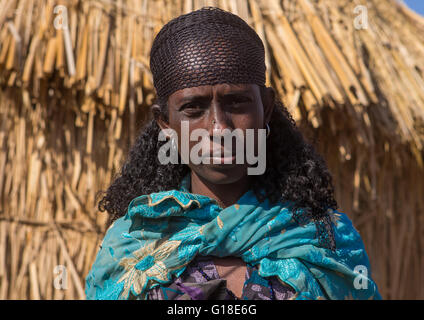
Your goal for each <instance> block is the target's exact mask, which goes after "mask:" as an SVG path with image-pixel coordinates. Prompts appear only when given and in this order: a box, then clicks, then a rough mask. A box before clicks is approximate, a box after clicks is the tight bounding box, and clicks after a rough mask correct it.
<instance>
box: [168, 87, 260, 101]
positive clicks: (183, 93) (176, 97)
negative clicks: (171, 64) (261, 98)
mask: <svg viewBox="0 0 424 320" xmlns="http://www.w3.org/2000/svg"><path fill="white" fill-rule="evenodd" d="M257 93H259V86H258V85H256V84H233V83H220V84H216V85H205V86H198V87H190V88H184V89H180V90H177V91H175V92H174V93H172V94H171V95H170V96H169V98H168V101H169V102H178V101H180V100H182V99H184V98H188V97H194V96H204V97H207V96H212V95H214V94H217V95H218V96H223V95H228V94H247V95H252V97H253V95H255V94H257Z"/></svg>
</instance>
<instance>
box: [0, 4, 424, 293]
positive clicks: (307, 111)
mask: <svg viewBox="0 0 424 320" xmlns="http://www.w3.org/2000/svg"><path fill="white" fill-rule="evenodd" d="M60 4H63V5H65V6H66V8H67V17H68V26H69V28H63V27H61V26H63V25H64V24H63V23H64V22H66V21H64V20H61V19H60V17H61V11H60V9H59V10H58V8H60V7H57V5H60ZM204 5H217V6H219V7H221V8H224V9H226V10H230V11H232V12H234V13H237V14H239V15H240V16H241V17H242V18H244V19H245V20H246V21H247V22H248V23H249V24H250V25H252V26H253V27H254V28H255V29H256V31H257V32H258V34H259V35H260V36H261V37H262V39H263V40H264V43H265V44H266V50H267V65H268V71H269V73H268V84H269V85H272V86H274V88H276V90H277V91H278V93H279V95H280V97H281V98H282V99H283V101H284V102H285V103H286V105H287V106H288V107H289V109H290V111H291V112H292V114H293V115H294V118H295V119H296V121H298V123H299V126H300V127H301V128H302V130H303V132H304V133H305V135H306V136H307V137H308V138H309V139H310V140H311V141H315V143H316V145H317V148H318V149H319V150H320V151H321V152H322V154H323V155H324V157H325V158H326V160H327V161H328V165H329V167H330V170H331V172H332V173H333V177H334V183H335V186H336V196H337V200H338V202H339V205H340V208H341V209H340V210H341V211H343V212H346V213H347V214H348V215H349V216H350V217H351V219H352V220H353V221H354V224H355V226H356V227H357V229H358V230H359V231H360V233H361V235H362V237H363V239H364V242H365V245H366V248H367V251H368V254H369V256H370V260H371V264H372V267H373V276H374V278H375V280H376V282H377V284H378V285H379V288H380V291H381V293H382V295H383V297H384V298H401V299H402V298H412V299H416V298H421V299H423V298H424V276H423V274H422V273H423V272H422V271H424V254H423V251H424V227H423V222H424V171H423V142H424V139H423V138H424V75H423V73H424V32H423V31H424V22H423V18H422V17H420V16H418V15H416V14H414V13H412V12H411V11H409V10H408V9H406V8H404V7H402V6H400V5H398V4H397V3H396V2H395V1H392V0H385V1H381V0H379V1H377V0H374V1H348V0H338V1H336V0H320V1H316V0H298V1H294V0H292V1H289V0H284V1H280V0H249V1H244V0H243V1H241V0H240V1H239V0H233V1H226V0H223V1H192V0H185V1H165V0H161V1H159V0H148V1H147V0H128V1H123V0H119V1H112V0H93V1H77V0H69V1H65V0H63V1H59V0H49V1H48V0H45V1H35V0H0V299H27V298H31V299H63V298H65V299H68V298H83V296H84V294H83V289H84V282H83V280H84V277H85V275H86V274H87V272H88V270H89V269H90V266H91V263H92V262H93V259H94V257H95V254H96V252H97V249H98V245H99V244H100V241H101V239H102V236H103V234H104V231H105V230H104V226H105V222H106V214H105V213H99V212H98V211H97V208H96V200H98V199H96V193H97V192H98V191H99V190H104V189H105V188H106V187H107V186H108V184H109V183H110V181H111V179H112V176H113V175H114V174H115V173H116V172H117V171H118V170H119V168H120V165H121V163H122V161H123V159H124V158H125V155H126V152H127V150H128V147H129V145H130V143H131V141H133V139H134V137H135V136H136V134H137V131H138V130H139V128H140V127H141V125H142V124H143V122H144V121H145V120H146V119H147V118H148V117H149V113H148V112H149V109H148V106H149V105H150V103H151V102H152V99H153V98H154V90H153V87H152V82H151V76H150V73H149V69H148V53H149V49H150V46H151V42H152V39H153V37H154V35H155V34H156V33H157V32H158V31H159V29H160V28H161V26H162V25H163V24H164V23H165V22H167V21H168V20H170V19H171V18H172V17H175V16H177V15H179V14H181V13H185V12H189V11H191V10H193V9H198V8H200V7H202V6H204ZM358 5H364V6H365V7H357V6H358ZM55 8H56V9H55ZM364 8H366V9H367V12H365V11H364ZM56 10H58V11H56ZM62 12H63V11H62ZM365 13H367V16H368V19H367V20H364V19H365V18H366V17H365ZM358 19H359V20H358ZM58 265H64V266H66V271H67V273H66V276H67V278H66V279H67V289H66V290H63V289H60V287H59V289H57V283H58V278H57V277H58V276H60V275H61V274H62V273H61V271H60V270H58V269H55V267H56V266H58ZM55 283H56V287H55V286H54V285H55ZM62 284H63V282H62Z"/></svg>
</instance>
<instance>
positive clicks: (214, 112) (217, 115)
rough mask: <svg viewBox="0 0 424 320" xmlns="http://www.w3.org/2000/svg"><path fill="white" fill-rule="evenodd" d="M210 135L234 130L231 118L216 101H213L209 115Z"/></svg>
mask: <svg viewBox="0 0 424 320" xmlns="http://www.w3.org/2000/svg"><path fill="white" fill-rule="evenodd" d="M208 121H209V126H208V127H209V135H210V136H212V135H214V134H215V135H217V134H219V132H220V131H223V130H225V129H229V130H231V129H232V124H231V118H230V117H229V115H228V114H227V113H226V112H225V110H223V108H222V106H221V105H220V103H219V102H218V101H216V100H215V99H214V100H213V101H212V104H211V107H210V113H209V119H208Z"/></svg>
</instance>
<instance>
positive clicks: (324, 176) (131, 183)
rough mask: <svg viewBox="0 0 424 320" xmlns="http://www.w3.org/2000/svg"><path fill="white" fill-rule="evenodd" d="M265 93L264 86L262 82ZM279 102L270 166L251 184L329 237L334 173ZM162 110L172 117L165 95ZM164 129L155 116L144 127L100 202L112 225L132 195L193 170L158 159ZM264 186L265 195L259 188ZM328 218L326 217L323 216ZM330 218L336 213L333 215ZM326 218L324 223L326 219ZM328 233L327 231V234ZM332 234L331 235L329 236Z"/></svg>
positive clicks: (173, 182) (172, 183)
mask: <svg viewBox="0 0 424 320" xmlns="http://www.w3.org/2000/svg"><path fill="white" fill-rule="evenodd" d="M260 89H261V90H260V91H261V96H262V99H263V96H264V87H260ZM274 103H275V107H274V111H273V114H272V117H271V121H270V122H269V127H270V129H271V132H270V135H269V137H268V139H267V149H266V152H267V156H266V161H267V163H266V171H265V173H264V174H263V175H258V176H254V179H253V181H252V186H251V187H252V189H253V191H254V192H255V194H256V196H257V197H258V199H259V201H261V202H262V201H263V200H264V199H265V198H268V199H269V201H270V202H271V203H276V202H277V201H287V200H289V201H292V202H293V203H294V206H293V208H292V210H294V212H296V211H297V209H299V208H303V209H306V210H303V212H304V214H303V216H300V217H299V216H298V217H296V216H295V215H294V217H295V219H296V220H298V222H299V223H301V224H302V223H304V222H305V221H310V219H313V221H315V223H317V222H319V223H320V224H317V226H318V227H319V230H318V233H321V234H320V236H321V237H322V236H323V234H324V238H326V239H327V240H325V241H327V242H328V241H330V243H329V244H328V246H330V247H333V244H332V243H333V241H332V240H331V235H332V227H331V220H329V219H328V218H330V216H329V212H330V211H329V210H328V209H337V202H336V200H335V198H334V187H333V184H332V177H331V174H330V173H329V171H328V169H327V166H326V164H325V161H324V160H323V158H322V157H321V156H320V155H319V154H318V153H317V151H316V150H315V149H314V147H313V146H312V145H311V144H310V143H308V142H306V140H305V139H304V137H303V135H302V133H301V132H300V130H299V129H298V128H297V126H296V123H295V121H294V120H293V118H292V116H291V115H290V113H289V112H288V110H287V109H286V108H285V106H284V105H283V103H282V102H281V101H280V100H278V99H275V100H274ZM157 104H158V105H159V106H160V111H159V114H155V118H157V117H158V116H162V117H163V118H164V119H167V113H168V111H167V103H166V99H164V98H159V99H158V100H157ZM159 132H160V128H159V126H158V124H157V122H156V121H155V120H152V121H150V122H149V123H147V125H146V126H145V127H144V128H143V129H142V130H141V133H140V134H139V136H138V137H137V138H136V140H135V142H134V145H133V146H132V147H131V148H130V151H129V154H128V157H127V159H126V161H125V163H124V164H123V166H122V168H121V171H120V173H119V174H118V176H117V177H116V178H115V179H114V181H113V182H112V184H111V185H110V186H109V188H108V189H107V191H106V192H105V195H104V197H103V198H102V199H101V200H100V202H99V203H98V208H99V210H100V211H102V212H104V211H105V210H107V212H108V213H109V215H110V216H109V223H108V224H109V225H110V224H111V223H112V222H113V221H115V220H116V219H117V218H119V217H121V216H123V215H125V214H126V212H127V207H128V205H129V203H130V202H131V200H132V199H134V198H136V197H138V196H140V195H144V194H150V193H154V192H160V191H165V190H171V189H176V188H178V186H179V183H180V181H181V179H182V178H183V177H184V176H185V175H186V174H187V173H188V172H190V169H189V167H188V166H187V165H185V164H168V165H163V164H161V163H160V162H159V160H158V156H157V155H158V150H159V148H160V147H161V146H162V145H163V144H164V143H165V142H163V141H159V140H158V138H157V137H158V135H159ZM261 188H264V189H265V196H263V195H262V194H261V193H260V192H259V190H260V189H261ZM323 218H324V219H323ZM330 219H331V218H330ZM322 222H324V223H322ZM325 233H326V235H325ZM328 236H330V240H328V238H329V237H328Z"/></svg>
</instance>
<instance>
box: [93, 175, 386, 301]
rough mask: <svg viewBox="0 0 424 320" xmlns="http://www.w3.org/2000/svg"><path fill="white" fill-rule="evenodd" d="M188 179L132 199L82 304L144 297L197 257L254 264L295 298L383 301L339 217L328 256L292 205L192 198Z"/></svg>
mask: <svg viewBox="0 0 424 320" xmlns="http://www.w3.org/2000/svg"><path fill="white" fill-rule="evenodd" d="M187 179H189V177H186V178H185V179H184V181H183V182H182V185H181V188H180V190H171V191H165V192H159V193H153V194H150V195H143V196H140V197H137V198H135V199H133V200H132V201H131V203H130V205H129V207H128V212H127V214H126V215H125V216H123V217H121V218H119V219H117V220H116V221H115V222H114V223H113V225H112V226H111V227H110V228H109V229H108V231H107V232H106V235H105V237H104V240H103V243H102V245H101V249H100V250H99V252H98V254H97V257H96V260H95V262H94V264H93V266H92V269H91V270H90V272H89V274H88V276H87V278H86V290H85V291H86V297H87V299H131V298H135V297H136V298H138V299H146V298H147V292H148V290H150V289H151V288H153V287H155V286H158V285H159V284H162V285H166V284H169V283H171V282H172V281H173V278H175V277H178V276H179V275H181V273H182V272H183V271H184V269H185V268H186V266H187V264H189V263H190V261H191V260H193V259H194V257H195V256H196V255H198V254H200V255H205V256H206V255H212V256H218V257H225V256H237V257H241V258H242V259H243V260H244V261H245V262H246V263H250V264H252V265H258V272H259V275H260V276H262V277H269V276H277V277H278V278H279V279H280V280H281V281H282V282H284V283H286V284H288V285H290V286H291V287H292V288H293V289H294V290H295V291H296V295H295V297H294V298H295V299H381V296H380V294H379V292H378V290H377V286H376V284H375V283H374V281H373V280H372V278H371V269H370V264H369V260H368V256H367V254H366V252H365V249H364V245H363V242H362V240H361V237H360V235H359V234H358V232H357V231H356V230H355V228H354V227H353V225H352V223H351V221H350V220H349V218H348V217H347V216H346V215H345V214H344V213H341V212H338V211H336V210H333V211H332V213H331V215H332V220H333V222H334V236H335V242H336V249H335V250H333V251H332V250H330V249H327V248H324V247H322V246H320V244H319V241H318V239H317V238H316V234H317V227H316V225H315V223H313V222H310V223H307V224H306V225H303V226H299V225H298V224H297V223H296V220H295V219H293V213H292V211H291V204H290V203H289V202H286V203H279V204H272V205H271V204H270V203H269V201H267V200H266V201H264V202H262V203H260V202H259V201H258V199H257V198H256V196H255V195H254V193H253V191H251V190H249V191H248V192H246V193H245V194H244V195H243V196H242V197H241V198H240V199H239V201H237V203H236V204H234V205H232V206H230V207H227V208H225V209H222V208H221V207H219V206H218V204H217V203H216V202H215V201H214V200H213V199H210V198H208V197H206V196H202V195H197V194H192V193H189V192H188V189H187V183H188V182H187ZM296 214H297V215H299V212H298V211H297V212H296Z"/></svg>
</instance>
